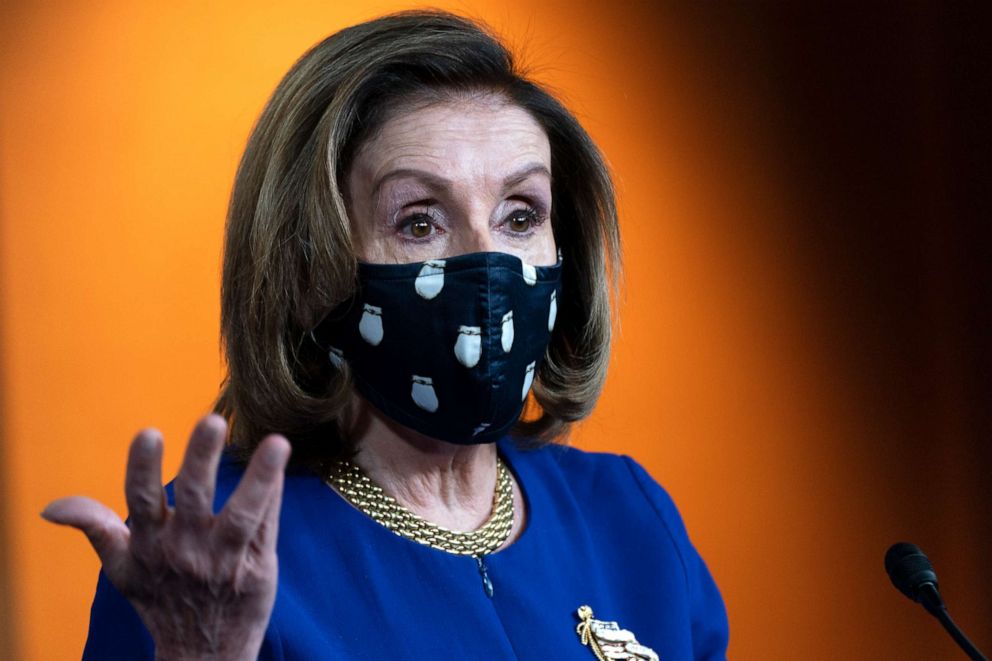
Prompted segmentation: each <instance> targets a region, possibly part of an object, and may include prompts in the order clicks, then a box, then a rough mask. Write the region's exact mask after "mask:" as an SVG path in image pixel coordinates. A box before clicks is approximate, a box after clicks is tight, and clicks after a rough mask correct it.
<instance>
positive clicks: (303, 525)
mask: <svg viewBox="0 0 992 661" xmlns="http://www.w3.org/2000/svg"><path fill="white" fill-rule="evenodd" d="M499 449H500V452H501V453H502V456H503V457H504V459H505V460H506V462H507V464H508V466H509V467H510V469H511V470H512V471H513V472H514V474H515V475H516V477H517V479H518V481H519V484H520V485H521V489H522V491H523V493H524V497H525V499H526V501H527V512H528V518H527V525H526V528H525V529H524V530H523V532H522V534H521V535H520V537H519V538H518V539H517V540H516V541H515V542H514V543H513V544H512V545H510V546H509V547H507V548H506V549H503V550H502V551H498V552H496V553H494V554H491V555H489V556H486V557H485V565H486V567H487V573H488V576H489V578H490V580H491V581H492V587H493V594H492V596H491V597H490V596H488V595H487V593H486V591H485V590H484V587H483V582H482V579H481V575H480V572H479V567H478V564H477V562H476V560H475V559H474V558H471V557H465V556H456V555H453V554H450V553H446V552H444V551H439V550H436V549H433V548H431V547H428V546H425V545H422V544H419V543H417V542H413V541H410V540H408V539H406V538H404V537H400V536H399V535H397V534H395V533H393V532H391V531H390V530H388V529H387V528H385V527H383V526H381V525H380V524H378V523H376V522H375V521H373V520H372V519H370V518H369V517H367V516H366V515H365V514H363V513H361V512H359V511H358V510H356V509H355V508H353V507H352V506H351V505H350V504H348V503H347V502H346V501H345V500H343V499H342V498H341V497H340V496H339V495H338V494H337V493H336V492H335V491H333V490H332V489H331V488H330V487H328V486H327V485H326V484H325V483H324V482H323V481H322V480H321V479H320V478H318V477H316V476H314V475H312V474H309V473H304V472H299V473H290V474H287V477H286V482H285V490H284V493H283V501H282V503H283V505H282V513H281V518H280V523H279V542H278V554H279V586H278V590H277V594H276V601H275V606H274V608H273V611H272V617H271V620H270V622H269V626H268V630H267V631H266V634H265V641H264V643H263V645H262V650H261V654H260V656H259V658H260V659H266V660H272V661H281V660H287V661H288V660H291V659H292V660H299V661H303V660H307V661H312V660H315V659H440V658H444V659H535V660H536V659H541V660H546V659H575V660H576V661H590V660H594V659H595V656H594V655H593V652H592V651H591V650H590V649H589V647H586V646H584V645H583V644H582V642H581V641H580V637H579V635H578V633H577V630H576V626H577V625H578V624H579V618H578V616H577V614H576V613H577V610H578V609H579V607H580V606H584V605H586V606H589V607H591V608H592V610H593V612H594V617H595V618H596V619H597V620H605V621H615V622H617V623H618V625H619V627H620V628H621V629H626V630H628V631H630V632H632V633H633V634H634V635H635V636H636V638H637V641H638V642H639V643H640V644H642V645H645V646H647V647H650V648H652V649H653V650H654V651H655V652H656V653H657V654H658V655H659V657H660V658H661V660H662V661H683V660H685V661H689V660H691V659H695V660H703V659H705V660H716V659H725V658H726V649H727V638H728V629H727V615H726V611H725V609H724V605H723V601H722V599H721V597H720V593H719V591H718V589H717V587H716V584H715V583H714V582H713V579H712V577H711V576H710V573H709V571H708V570H707V568H706V565H705V564H704V562H703V560H702V559H701V558H700V556H699V554H698V553H697V552H696V550H695V548H694V547H693V545H692V543H691V542H690V541H689V537H688V535H687V533H686V529H685V526H684V525H683V523H682V519H681V517H680V516H679V513H678V511H677V510H676V508H675V505H674V503H673V502H672V500H671V498H670V497H669V496H668V494H667V493H666V492H665V491H664V490H663V489H662V488H661V487H660V486H659V485H658V484H657V483H656V482H655V481H654V480H653V479H652V478H651V476H650V475H648V473H647V472H646V471H645V470H644V469H643V468H642V467H641V466H640V465H638V464H637V463H636V462H635V461H633V460H632V459H630V458H629V457H626V456H618V455H611V454H602V453H590V452H583V451H581V450H577V449H574V448H567V447H563V446H558V445H552V446H547V447H544V448H541V449H538V450H530V451H523V450H518V449H516V448H515V447H514V446H513V445H512V443H510V442H509V441H508V440H506V439H504V440H503V441H500V443H499ZM242 472H243V468H242V467H241V466H240V465H239V464H237V463H236V462H234V461H232V460H231V459H230V458H229V457H227V456H226V455H225V457H224V459H223V460H222V462H221V467H220V469H219V473H218V481H217V498H216V502H215V509H216V510H219V509H220V508H221V507H222V506H223V504H224V502H225V501H226V500H227V498H228V496H230V494H231V493H232V492H233V491H234V489H235V487H236V486H237V484H238V481H239V479H240V478H241V475H242ZM167 493H168V496H169V500H170V503H171V500H172V489H171V485H170V486H169V487H168V488H167ZM83 659H84V661H87V660H95V659H154V646H153V643H152V640H151V637H150V636H149V634H148V631H147V629H146V628H145V627H144V625H143V624H142V622H141V620H140V619H139V617H138V616H137V614H136V613H135V611H134V609H133V608H132V607H131V606H130V604H129V603H128V602H127V600H126V599H124V597H122V596H121V594H120V593H119V592H118V591H117V590H116V589H115V588H114V587H113V585H111V584H110V582H109V581H108V580H107V578H106V576H105V575H104V574H103V572H101V573H100V576H99V580H98V583H97V590H96V597H95V599H94V601H93V608H92V613H91V619H90V629H89V638H88V640H87V642H86V648H85V651H84V653H83Z"/></svg>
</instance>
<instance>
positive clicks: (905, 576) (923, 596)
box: [885, 542, 988, 661]
mask: <svg viewBox="0 0 992 661" xmlns="http://www.w3.org/2000/svg"><path fill="white" fill-rule="evenodd" d="M885 571H886V572H887V573H888V574H889V578H890V579H892V584H893V585H894V586H896V587H897V588H898V589H899V592H902V593H903V594H904V595H906V596H907V597H909V598H910V599H912V600H913V601H916V602H918V603H920V604H922V605H923V607H924V608H926V609H927V612H928V613H930V614H931V615H933V616H934V617H936V618H937V619H938V620H940V623H941V624H943V625H944V628H945V629H947V633H949V634H951V638H953V639H954V642H956V643H957V644H958V645H959V646H960V647H961V649H963V650H964V651H965V654H967V655H968V656H969V657H971V658H972V659H973V661H988V659H986V658H985V656H983V655H982V653H981V652H979V651H978V648H977V647H975V644H974V643H972V642H971V641H970V640H968V637H967V636H965V635H964V632H963V631H961V629H959V628H958V625H956V624H955V623H954V620H952V619H951V616H950V615H949V614H948V612H947V606H945V605H944V600H943V599H941V597H940V590H939V589H938V584H937V574H936V572H934V570H933V565H931V564H930V559H929V558H927V556H926V555H925V554H924V553H923V551H921V550H920V547H918V546H917V545H916V544H910V543H909V542H899V543H898V544H893V545H892V546H891V547H889V550H888V551H887V552H886V554H885Z"/></svg>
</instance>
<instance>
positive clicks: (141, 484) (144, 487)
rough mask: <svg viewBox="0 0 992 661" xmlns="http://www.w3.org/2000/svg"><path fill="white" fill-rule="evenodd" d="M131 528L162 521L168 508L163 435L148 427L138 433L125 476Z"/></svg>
mask: <svg viewBox="0 0 992 661" xmlns="http://www.w3.org/2000/svg"><path fill="white" fill-rule="evenodd" d="M124 497H125V498H126V500H127V510H128V516H129V518H130V523H131V529H132V530H135V531H139V530H142V529H145V528H149V527H153V526H156V525H159V524H161V523H162V522H163V521H164V520H165V514H166V510H167V509H168V507H167V505H166V501H165V490H164V489H163V488H162V436H161V435H160V434H159V432H158V430H155V429H145V430H142V431H141V432H139V433H138V435H137V436H135V437H134V441H132V442H131V450H130V452H129V453H128V457H127V475H126V476H125V478H124Z"/></svg>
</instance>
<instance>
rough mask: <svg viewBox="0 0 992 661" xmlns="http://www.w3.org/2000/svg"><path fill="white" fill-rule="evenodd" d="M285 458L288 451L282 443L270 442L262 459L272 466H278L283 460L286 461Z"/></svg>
mask: <svg viewBox="0 0 992 661" xmlns="http://www.w3.org/2000/svg"><path fill="white" fill-rule="evenodd" d="M285 458H286V451H285V448H284V447H283V444H281V443H280V444H273V443H270V444H269V445H268V447H266V448H265V453H264V454H263V455H262V459H263V460H264V461H265V463H266V465H267V466H269V467H270V468H278V467H279V466H281V465H282V463H283V461H285Z"/></svg>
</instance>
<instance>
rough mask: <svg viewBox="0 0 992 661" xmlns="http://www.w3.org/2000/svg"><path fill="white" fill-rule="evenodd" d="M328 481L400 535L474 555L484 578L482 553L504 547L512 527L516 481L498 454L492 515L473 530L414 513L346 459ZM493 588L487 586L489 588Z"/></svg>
mask: <svg viewBox="0 0 992 661" xmlns="http://www.w3.org/2000/svg"><path fill="white" fill-rule="evenodd" d="M327 481H328V483H329V484H331V485H332V486H334V487H336V488H337V490H338V492H340V493H341V495H343V496H344V497H345V499H346V500H347V501H348V502H350V503H351V504H352V505H354V506H355V507H356V508H358V509H359V510H361V511H362V512H364V513H365V514H367V515H368V516H370V517H372V519H374V520H375V521H377V522H378V523H380V524H382V525H384V526H385V527H387V528H389V529H390V530H391V531H393V532H394V533H396V534H397V535H400V536H401V537H406V538H407V539H412V540H413V541H415V542H420V543H421V544H427V545H428V546H431V547H433V548H435V549H439V550H441V551H447V552H448V553H455V554H458V555H471V556H475V557H476V559H477V560H479V568H480V572H483V579H484V581H485V580H488V578H487V577H486V575H485V572H484V565H483V564H482V561H481V558H482V556H484V555H486V554H489V553H492V552H493V551H495V550H496V549H498V548H499V547H501V546H502V545H503V544H504V543H505V542H506V540H507V539H508V538H509V536H510V530H511V528H513V514H514V507H513V483H512V481H511V480H510V471H509V470H507V468H506V464H504V463H503V460H502V459H501V458H500V457H499V456H497V457H496V489H495V492H494V493H493V510H492V514H490V515H489V520H488V521H486V522H485V523H484V524H483V525H482V527H481V528H478V529H476V530H472V531H470V532H457V531H455V530H449V529H448V528H445V527H443V526H439V525H437V524H436V523H431V522H430V521H428V520H427V519H424V518H423V517H420V516H418V515H417V514H414V513H413V512H411V511H410V510H409V509H407V508H406V507H404V506H403V505H401V504H400V503H399V502H397V501H396V499H395V498H393V497H392V496H389V495H388V494H386V493H385V492H384V491H383V490H382V488H381V487H380V486H379V485H378V484H376V483H375V482H373V481H372V480H371V479H370V478H369V476H368V475H366V474H365V471H363V470H362V469H361V468H359V467H358V465H357V464H355V463H353V462H351V461H348V460H346V459H344V460H340V461H338V462H337V463H336V464H335V465H334V467H333V468H332V469H331V472H330V475H329V476H328V478H327ZM491 589H492V588H491V587H488V588H487V591H491Z"/></svg>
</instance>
